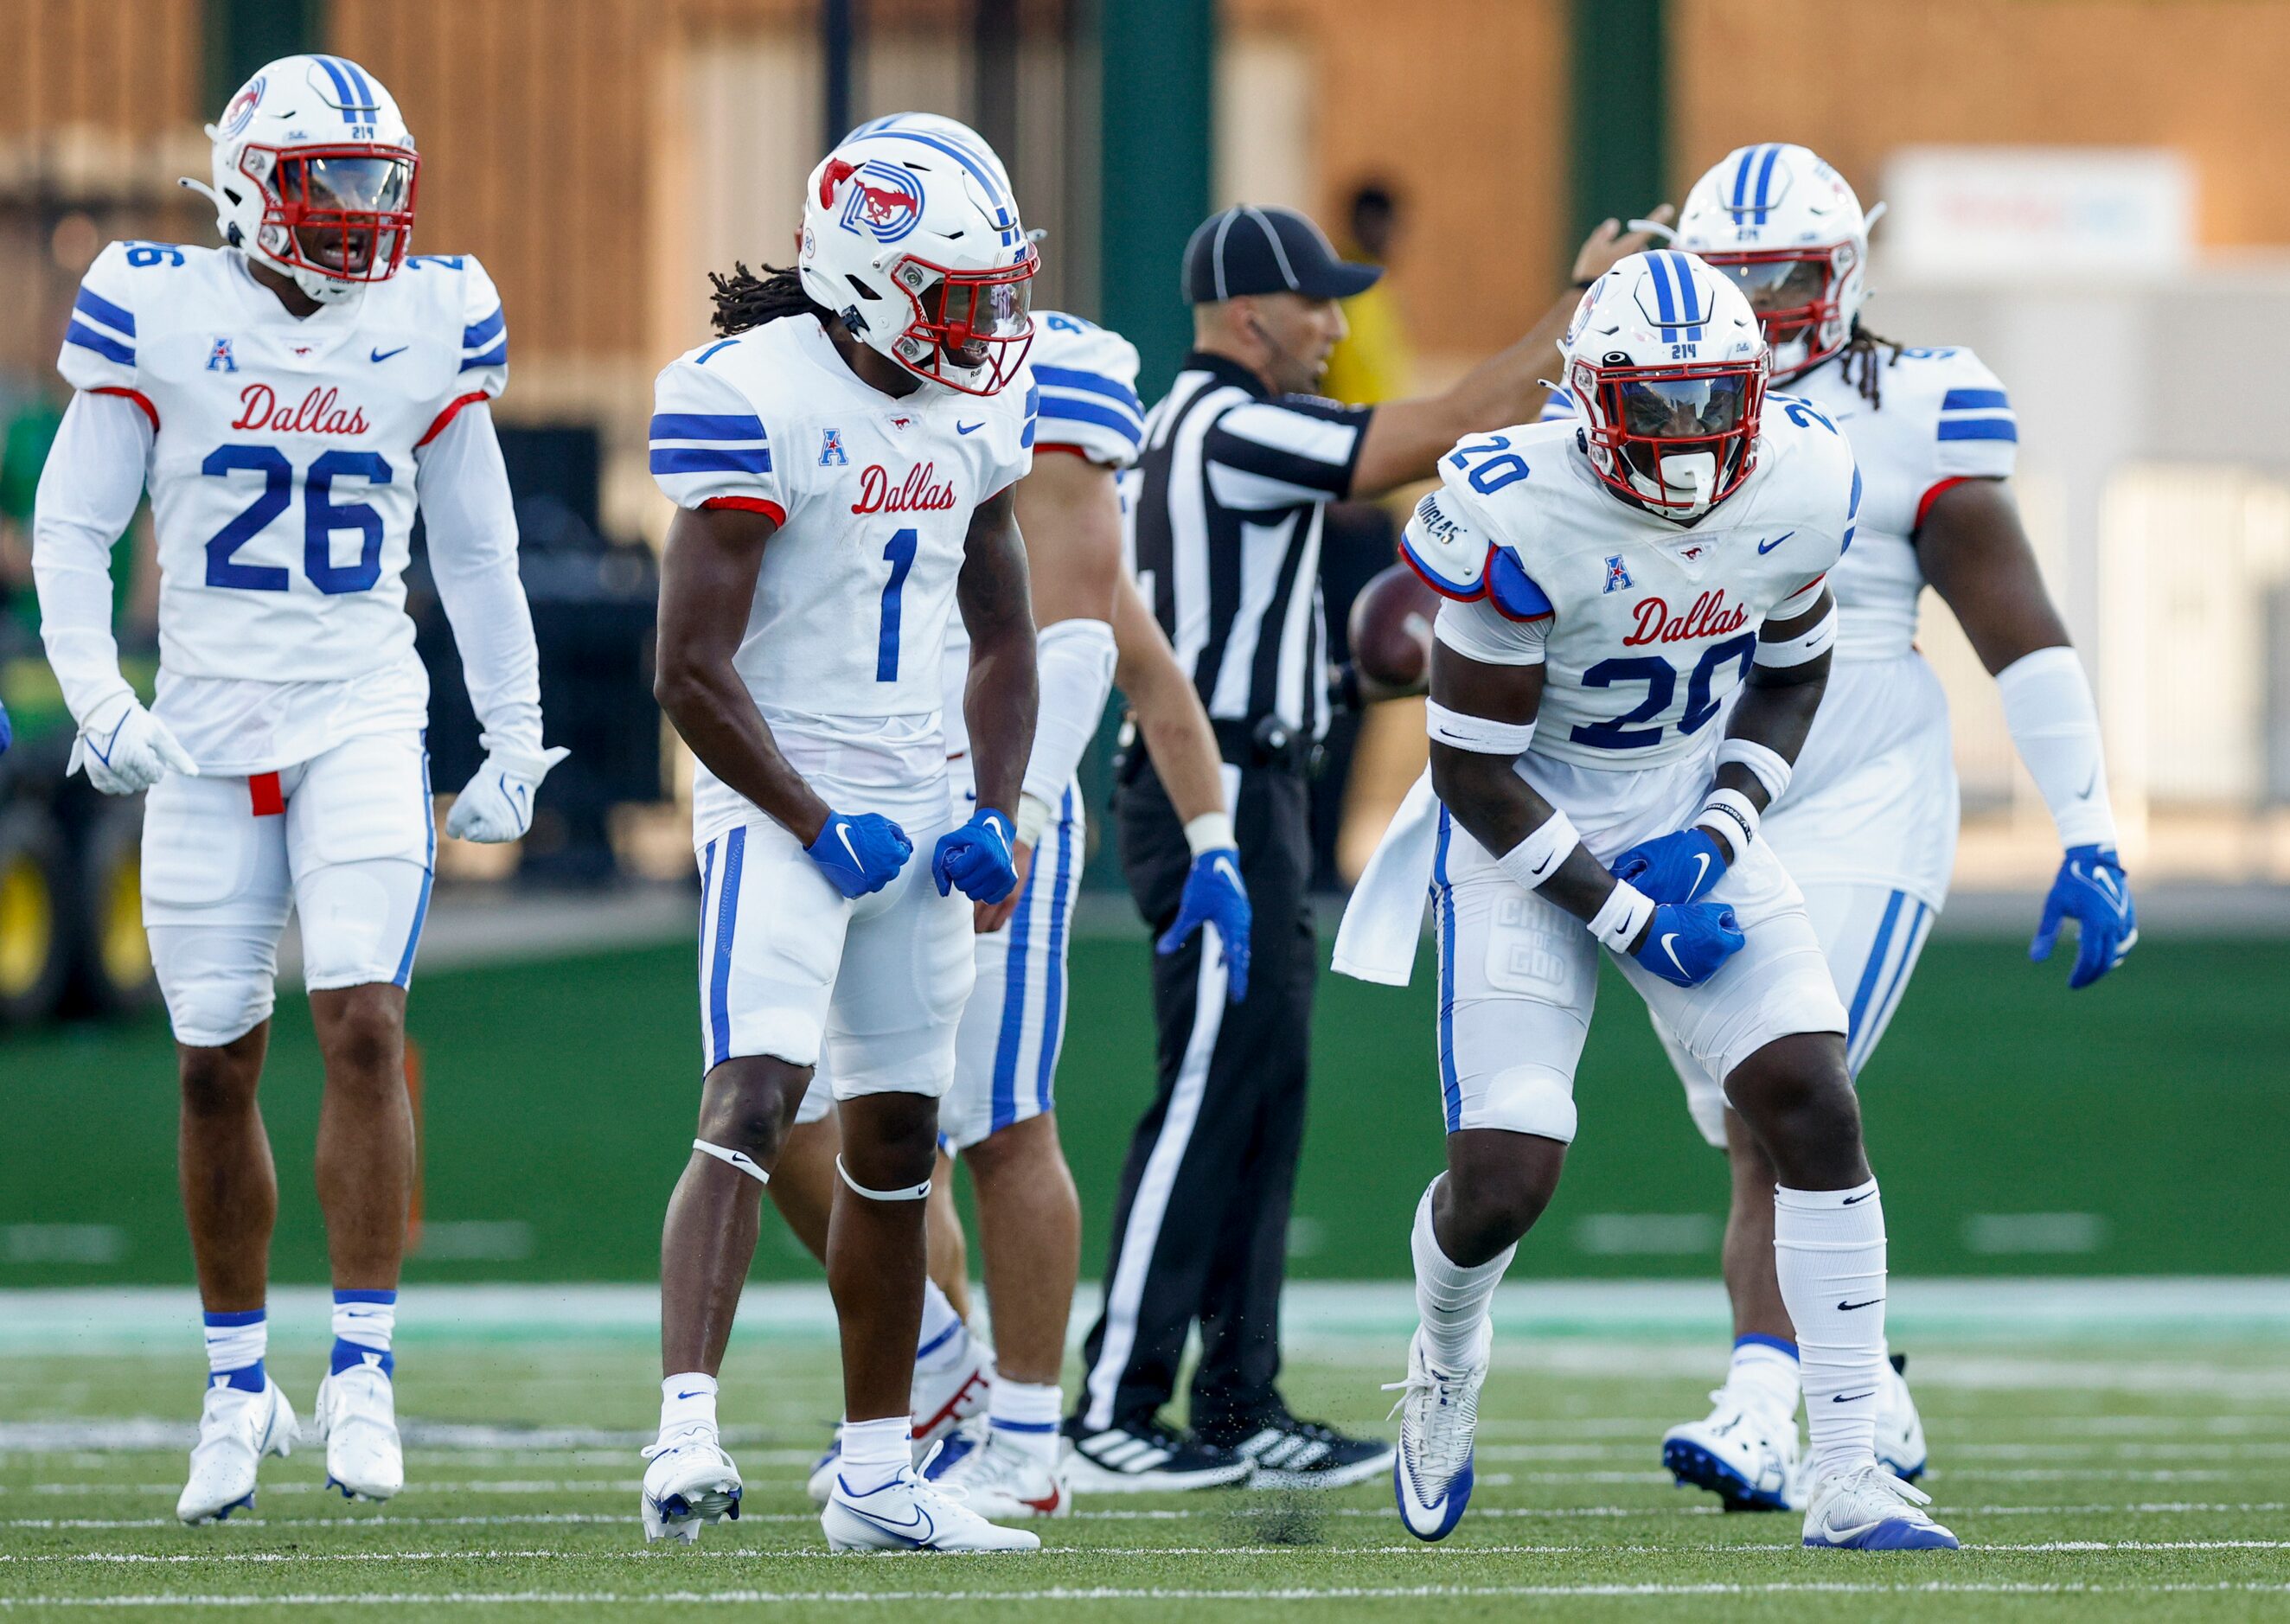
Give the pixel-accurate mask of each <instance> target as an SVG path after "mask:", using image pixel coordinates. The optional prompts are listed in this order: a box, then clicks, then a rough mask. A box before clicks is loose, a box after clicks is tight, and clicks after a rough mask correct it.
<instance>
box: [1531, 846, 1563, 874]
mask: <svg viewBox="0 0 2290 1624" xmlns="http://www.w3.org/2000/svg"><path fill="white" fill-rule="evenodd" d="M1565 855H1566V853H1565V852H1551V853H1549V855H1548V856H1546V857H1545V858H1544V859H1543V860H1541V862H1539V863H1537V864H1535V865H1534V867H1533V868H1531V869H1529V870H1528V872H1529V873H1531V874H1533V876H1534V877H1535V878H1536V879H1538V880H1539V879H1541V877H1542V876H1544V875H1546V874H1548V873H1549V872H1550V870H1551V868H1552V867H1553V866H1554V865H1556V864H1557V861H1558V860H1559V859H1560V858H1562V857H1564V856H1565Z"/></svg>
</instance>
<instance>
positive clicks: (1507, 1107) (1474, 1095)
mask: <svg viewBox="0 0 2290 1624" xmlns="http://www.w3.org/2000/svg"><path fill="white" fill-rule="evenodd" d="M1459 1125H1461V1126H1462V1127H1466V1128H1501V1129H1504V1130H1507V1131H1508V1132H1512V1133H1532V1134H1533V1135H1535V1136H1536V1137H1537V1138H1539V1139H1555V1140H1557V1141H1558V1142H1559V1143H1560V1144H1562V1145H1571V1144H1573V1142H1574V1127H1575V1112H1574V1090H1573V1082H1572V1080H1571V1079H1570V1078H1568V1077H1567V1076H1565V1075H1564V1074H1563V1073H1560V1072H1557V1071H1553V1070H1552V1069H1551V1068H1549V1067H1548V1066H1511V1067H1507V1068H1504V1069H1503V1070H1501V1071H1498V1072H1496V1073H1494V1074H1493V1076H1488V1077H1485V1078H1483V1079H1481V1080H1479V1082H1478V1084H1477V1086H1476V1088H1474V1089H1473V1090H1471V1091H1470V1092H1469V1094H1468V1095H1467V1097H1466V1099H1465V1100H1464V1103H1463V1107H1462V1110H1461V1122H1460V1124H1459Z"/></svg>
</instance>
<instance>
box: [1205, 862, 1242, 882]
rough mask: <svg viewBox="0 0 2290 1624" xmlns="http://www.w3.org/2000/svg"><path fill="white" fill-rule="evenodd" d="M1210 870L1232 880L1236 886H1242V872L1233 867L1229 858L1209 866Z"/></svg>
mask: <svg viewBox="0 0 2290 1624" xmlns="http://www.w3.org/2000/svg"><path fill="white" fill-rule="evenodd" d="M1209 868H1211V869H1212V870H1213V871H1214V872H1215V873H1218V874H1221V875H1222V876H1224V877H1225V878H1227V879H1229V880H1230V881H1231V882H1232V883H1233V884H1235V885H1237V884H1240V870H1239V869H1237V868H1234V867H1233V866H1232V859H1230V858H1229V857H1220V858H1218V859H1217V860H1215V861H1214V862H1213V863H1211V864H1210V865H1209Z"/></svg>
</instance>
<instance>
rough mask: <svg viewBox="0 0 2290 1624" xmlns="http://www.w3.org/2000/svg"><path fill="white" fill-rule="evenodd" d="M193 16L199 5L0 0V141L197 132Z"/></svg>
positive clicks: (194, 0)
mask: <svg viewBox="0 0 2290 1624" xmlns="http://www.w3.org/2000/svg"><path fill="white" fill-rule="evenodd" d="M200 19H201V6H200V4H199V0H0V139H13V138H21V137H23V136H26V135H29V134H35V133H43V132H53V131H56V130H59V129H62V128H68V127H69V126H72V125H88V126H93V127H95V128H97V129H99V130H101V131H104V132H108V133H110V134H114V135H119V136H124V137H127V138H129V139H133V140H141V139H148V138H150V137H153V136H157V135H161V134H163V133H165V132H168V131H170V130H172V129H176V128H179V127H180V126H182V125H183V124H190V125H192V126H193V127H194V128H196V125H198V124H200V123H201V122H203V120H204V118H205V117H210V116H212V114H211V113H209V112H206V111H205V110H204V109H202V108H200V106H199V100H200V98H201V94H202V81H201V75H202V73H203V72H204V60H205V58H204V44H203V42H202V38H201V35H200V32H199V30H200Z"/></svg>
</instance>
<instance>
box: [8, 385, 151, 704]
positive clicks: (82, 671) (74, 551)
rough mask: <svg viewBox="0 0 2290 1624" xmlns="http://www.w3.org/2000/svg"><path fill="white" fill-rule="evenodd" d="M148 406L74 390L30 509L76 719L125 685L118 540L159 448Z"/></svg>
mask: <svg viewBox="0 0 2290 1624" xmlns="http://www.w3.org/2000/svg"><path fill="white" fill-rule="evenodd" d="M151 437H152V434H151V425H150V423H149V421H148V420H147V419H146V418H145V417H144V415H143V412H142V409H141V408H140V407H139V406H138V405H136V404H135V403H134V402H133V401H132V400H128V399H124V398H122V397H120V396H116V395H109V394H104V395H92V394H81V395H77V396H74V397H73V399H72V403H71V404H70V405H69V406H68V407H67V408H66V409H65V411H64V420H63V423H62V425H61V427H60V428H58V429H57V430H56V439H55V444H54V445H53V446H52V448H51V449H50V450H49V452H48V461H47V466H46V467H45V468H43V469H42V470H41V471H40V487H39V493H38V496H37V497H36V500H35V503H34V507H33V510H32V578H33V583H34V585H35V587H36V588H37V590H38V592H39V597H40V640H41V641H42V642H43V643H44V644H46V645H47V652H48V664H49V665H50V666H52V668H54V669H55V674H56V680H57V682H58V683H59V684H60V685H61V686H62V688H63V692H64V703H65V704H66V705H67V706H68V707H70V708H71V713H72V716H73V717H74V719H75V720H77V721H80V722H82V723H84V722H85V721H86V720H87V718H88V717H89V716H92V715H93V714H94V713H95V712H96V711H97V710H98V709H99V708H101V707H102V706H104V705H107V704H109V703H111V702H112V701H113V700H116V698H117V697H118V696H119V695H121V694H123V693H127V694H132V692H133V690H132V689H131V688H130V687H129V686H128V684H127V680H126V679H125V678H124V677H123V676H120V674H119V644H117V643H116V641H115V640H114V639H113V637H112V635H111V545H112V543H113V542H115V541H116V540H118V539H119V537H120V533H121V532H124V530H125V529H126V528H127V525H128V522H129V521H130V520H131V519H132V518H133V517H134V516H135V504H136V503H137V502H138V501H140V500H142V496H143V477H144V470H145V468H146V467H147V466H148V462H149V459H150V454H151Z"/></svg>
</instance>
